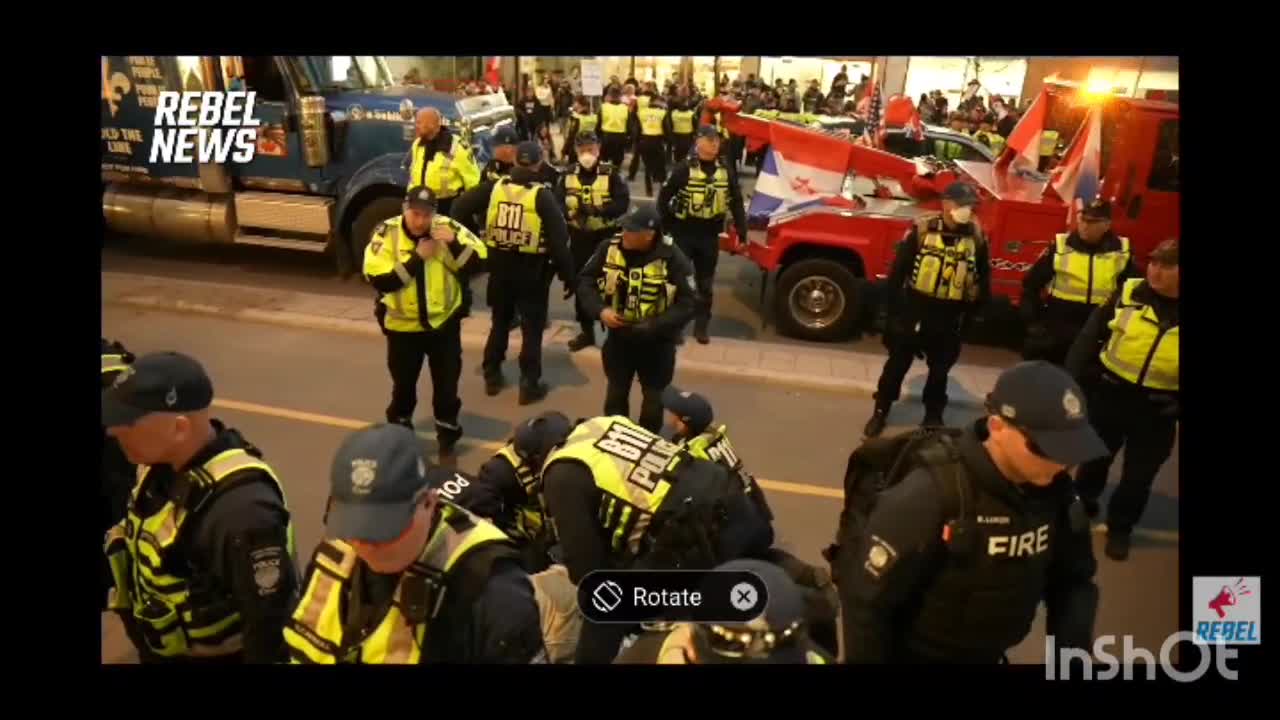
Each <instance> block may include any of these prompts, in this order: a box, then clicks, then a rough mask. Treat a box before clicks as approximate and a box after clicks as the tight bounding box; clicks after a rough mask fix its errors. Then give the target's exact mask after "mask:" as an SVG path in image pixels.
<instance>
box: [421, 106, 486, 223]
mask: <svg viewBox="0 0 1280 720" xmlns="http://www.w3.org/2000/svg"><path fill="white" fill-rule="evenodd" d="M416 120H417V131H418V137H417V139H416V140H414V141H413V146H412V147H410V148H409V187H411V188H412V187H416V186H418V185H424V186H426V187H427V189H429V190H431V192H432V193H433V194H434V195H435V198H436V209H437V210H438V211H439V212H440V214H441V215H448V214H449V211H450V208H451V205H452V204H453V200H454V198H456V197H458V196H459V195H461V194H462V193H463V192H464V191H466V190H468V189H470V188H472V187H474V186H475V184H476V183H478V182H480V168H479V167H477V166H476V160H475V157H474V156H473V155H472V153H471V148H470V147H468V145H467V143H466V142H464V141H463V140H462V138H460V137H458V136H457V135H455V134H454V132H453V131H452V130H450V129H449V128H447V127H442V123H443V120H442V118H441V117H440V111H439V110H436V109H435V108H423V109H421V110H419V111H418V115H417V118H416Z"/></svg>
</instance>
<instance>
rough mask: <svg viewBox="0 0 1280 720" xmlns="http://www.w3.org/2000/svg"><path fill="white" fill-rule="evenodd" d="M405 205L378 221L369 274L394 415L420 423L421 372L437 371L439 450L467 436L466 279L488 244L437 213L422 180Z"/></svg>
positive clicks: (434, 404) (390, 417) (434, 400)
mask: <svg viewBox="0 0 1280 720" xmlns="http://www.w3.org/2000/svg"><path fill="white" fill-rule="evenodd" d="M403 209H404V212H403V214H401V215H398V216H396V217H393V218H391V219H390V220H387V221H386V222H384V223H382V224H381V225H379V226H378V227H377V228H376V229H375V230H374V233H373V240H372V241H370V243H369V247H368V248H366V249H365V254H364V276H365V279H366V280H368V281H369V284H370V285H372V286H373V288H374V289H375V290H377V291H378V293H379V299H378V302H377V305H376V306H375V311H374V315H375V316H376V317H377V318H378V324H379V325H380V326H381V327H382V334H383V335H385V336H386V338H387V368H388V369H389V370H390V372H391V403H390V404H389V405H387V413H386V417H387V422H393V423H399V424H401V425H404V426H405V427H407V428H412V427H413V411H414V409H415V408H416V407H417V405H418V390H417V386H418V377H419V375H421V374H422V362H423V360H424V359H425V360H426V361H427V363H428V365H429V367H430V370H431V388H432V391H431V395H432V397H431V409H432V413H433V416H434V418H435V426H436V438H437V440H438V441H439V447H440V453H441V454H442V455H448V454H450V453H451V452H453V446H454V445H455V444H456V443H457V442H458V440H459V438H461V437H462V426H461V425H459V424H458V413H459V412H461V410H462V400H461V399H460V398H459V397H458V379H459V377H460V376H461V375H462V334H461V333H462V325H461V317H460V314H461V313H460V308H461V307H462V287H463V286H462V281H461V280H460V279H459V277H460V276H462V277H466V276H467V274H468V273H470V272H472V271H474V270H475V269H477V268H478V267H479V266H480V265H481V263H482V262H483V261H484V258H485V257H486V256H487V255H488V249H487V248H486V247H485V246H484V244H483V243H481V242H480V240H479V239H478V238H477V237H476V236H475V235H473V234H472V233H471V232H470V231H469V230H467V229H466V228H465V227H463V226H462V225H461V224H460V223H458V222H457V221H455V220H453V219H452V218H449V217H446V216H445V215H444V214H443V213H440V212H438V210H437V208H436V202H435V196H434V195H432V193H431V191H430V190H428V189H427V188H424V187H415V188H413V189H411V190H410V191H409V193H408V194H407V195H406V196H405V200H404V206H403Z"/></svg>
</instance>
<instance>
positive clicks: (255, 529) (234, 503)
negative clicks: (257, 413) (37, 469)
mask: <svg viewBox="0 0 1280 720" xmlns="http://www.w3.org/2000/svg"><path fill="white" fill-rule="evenodd" d="M213 425H214V428H215V429H216V430H217V436H216V437H215V438H214V440H213V442H211V443H210V444H209V445H208V446H206V447H205V448H204V449H203V450H201V451H200V452H199V453H197V454H196V455H195V456H194V457H192V458H191V461H190V462H189V463H188V465H187V467H189V468H194V467H199V466H200V465H202V464H204V463H205V462H207V461H208V460H210V459H212V458H213V457H214V456H216V455H218V454H220V453H222V452H225V451H226V450H230V449H232V448H236V447H246V448H252V446H250V445H248V443H246V442H245V441H244V438H242V437H241V436H240V433H238V432H236V431H235V430H232V429H230V428H227V427H226V426H225V425H223V424H222V423H221V422H219V421H217V420H214V421H213ZM253 452H255V453H256V452H257V451H256V449H254V450H253ZM183 471H185V468H182V469H179V470H177V471H175V470H174V469H173V468H170V467H167V466H153V467H152V469H151V471H150V474H149V476H148V481H147V485H148V487H147V488H146V490H145V492H144V493H143V494H142V495H141V496H139V498H138V504H139V511H140V513H141V514H143V515H149V514H151V513H154V512H156V511H157V510H158V509H159V508H160V507H161V506H163V504H164V503H166V502H168V501H170V500H172V499H174V498H173V495H174V493H175V491H176V488H175V480H176V478H177V476H178V473H179V472H183ZM246 472H250V471H246ZM252 472H254V473H256V474H257V476H258V477H259V478H260V480H261V482H252V481H251V480H250V479H249V478H246V480H245V481H239V482H238V483H237V486H236V487H233V488H230V489H228V490H225V491H221V492H218V493H217V494H215V495H214V496H213V497H212V498H211V499H210V500H208V501H207V504H206V505H205V506H204V508H202V509H201V510H200V512H199V514H197V515H195V516H193V517H192V518H190V519H189V520H188V521H187V524H186V526H185V527H184V528H183V530H182V535H181V536H180V537H179V538H178V545H177V547H176V550H177V552H178V554H179V556H180V557H182V558H184V559H185V561H186V562H185V564H186V566H187V568H186V569H187V571H188V572H189V575H188V577H190V578H192V584H193V585H207V586H208V587H210V592H211V593H214V594H216V595H225V596H228V597H229V598H230V599H231V601H232V602H233V603H234V604H235V606H236V608H237V609H238V610H239V612H240V615H241V617H242V618H243V622H244V661H245V662H246V663H274V662H279V661H282V660H284V659H285V658H286V657H287V655H286V653H285V645H284V635H283V632H284V624H285V622H286V621H287V620H288V619H289V614H290V612H291V611H292V610H293V605H294V602H295V601H296V599H297V589H298V576H297V570H296V568H295V567H294V563H293V559H292V558H290V557H289V556H288V554H287V547H288V546H287V538H288V535H287V533H286V528H287V527H288V522H289V512H288V511H287V510H286V509H285V506H284V500H283V498H281V497H280V494H279V493H278V492H276V489H275V486H274V484H273V483H272V482H271V479H270V478H269V477H268V476H267V475H266V474H264V473H261V472H259V471H252ZM264 560H276V561H279V566H280V570H281V572H280V576H279V580H278V581H277V582H276V583H275V585H274V586H272V587H263V586H262V585H261V584H259V583H258V582H257V581H256V580H255V577H254V565H255V563H260V562H263V561H264ZM123 619H124V622H125V627H126V629H127V630H129V632H130V636H131V637H135V638H136V637H137V636H136V635H135V631H136V628H133V627H132V619H131V618H130V617H128V616H125V617H124V618H123ZM135 644H137V641H136V640H135ZM139 651H140V652H142V653H143V655H144V656H145V655H146V652H145V651H143V649H142V647H139ZM147 659H148V658H146V657H144V660H147Z"/></svg>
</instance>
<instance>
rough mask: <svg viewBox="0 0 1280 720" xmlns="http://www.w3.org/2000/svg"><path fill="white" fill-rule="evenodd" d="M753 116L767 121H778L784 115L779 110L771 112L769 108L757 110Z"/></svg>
mask: <svg viewBox="0 0 1280 720" xmlns="http://www.w3.org/2000/svg"><path fill="white" fill-rule="evenodd" d="M751 114H752V115H755V116H757V117H762V118H764V119H766V120H777V119H778V118H779V117H780V116H781V115H782V112H781V111H779V110H770V109H768V108H762V109H760V110H756V111H755V112H753V113H751Z"/></svg>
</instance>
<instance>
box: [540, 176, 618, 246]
mask: <svg viewBox="0 0 1280 720" xmlns="http://www.w3.org/2000/svg"><path fill="white" fill-rule="evenodd" d="M601 172H607V173H608V174H609V202H607V203H605V204H604V207H603V208H601V209H600V217H602V218H604V219H605V220H616V219H618V218H620V217H622V216H623V215H625V214H626V212H627V208H629V207H631V188H630V187H629V186H628V185H627V183H626V181H625V180H623V179H622V174H621V173H619V172H618V169H617V168H615V167H614V166H613V165H611V164H609V163H606V162H602V161H600V160H597V161H596V166H595V167H593V168H591V169H590V170H586V169H583V168H582V167H581V166H579V165H578V164H577V163H574V164H573V165H570V166H569V170H568V172H566V173H564V174H562V175H561V176H560V177H559V178H558V179H557V181H556V184H555V186H554V187H553V188H552V192H553V193H554V194H555V198H556V202H558V203H560V207H563V208H566V212H567V211H568V210H567V208H568V204H567V203H566V201H565V198H566V194H567V191H566V190H565V184H564V183H565V178H567V177H568V176H570V175H577V176H578V182H580V183H582V185H583V186H584V187H585V186H588V185H591V184H592V183H594V182H595V181H596V178H597V177H598V176H599V174H600V173H601ZM570 219H572V218H570ZM575 230H576V228H574V227H573V226H569V231H570V232H574V231H575ZM580 232H581V231H580ZM601 232H603V233H606V234H609V235H611V234H613V233H614V232H617V231H616V229H615V230H613V231H610V230H608V229H605V228H602V229H601Z"/></svg>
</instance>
